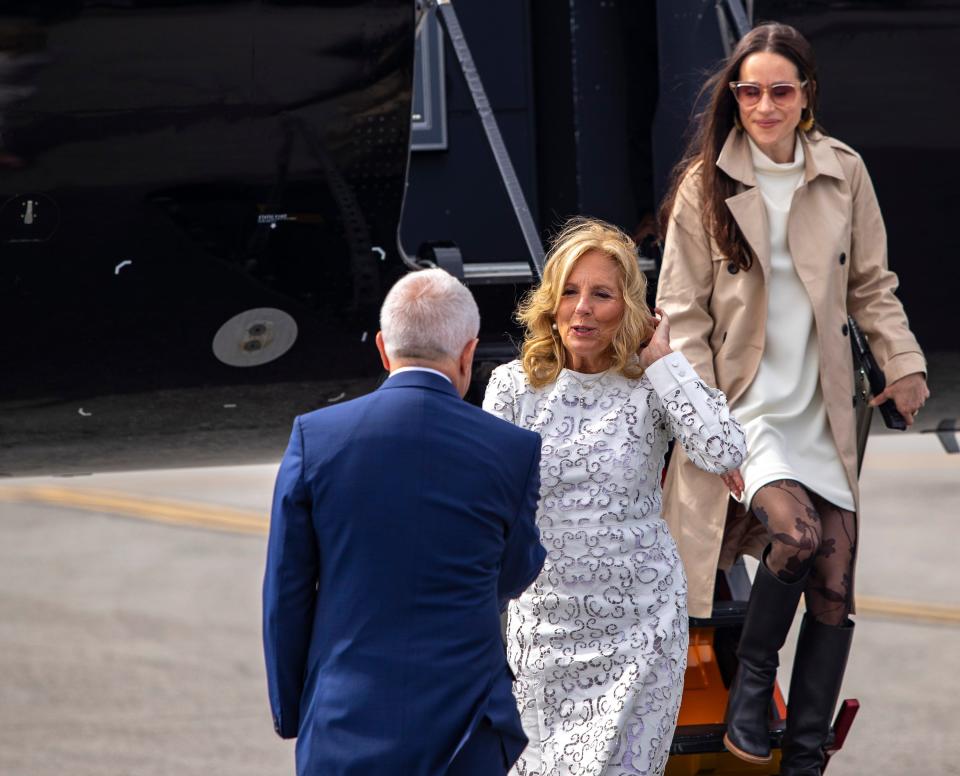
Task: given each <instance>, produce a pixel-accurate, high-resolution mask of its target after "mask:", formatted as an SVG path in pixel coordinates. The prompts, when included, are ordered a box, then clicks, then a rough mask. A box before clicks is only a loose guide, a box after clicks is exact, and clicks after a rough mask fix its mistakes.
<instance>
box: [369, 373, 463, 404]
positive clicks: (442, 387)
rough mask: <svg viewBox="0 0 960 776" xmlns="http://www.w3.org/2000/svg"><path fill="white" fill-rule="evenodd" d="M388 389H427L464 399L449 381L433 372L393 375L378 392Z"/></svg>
mask: <svg viewBox="0 0 960 776" xmlns="http://www.w3.org/2000/svg"><path fill="white" fill-rule="evenodd" d="M388 388H427V389H429V390H431V391H438V392H440V393H448V394H450V395H451V396H453V397H455V398H457V399H461V398H462V397H461V396H460V394H459V393H457V389H456V388H454V387H453V384H452V383H451V382H450V381H449V380H447V379H446V378H444V377H441V376H440V375H435V374H432V373H431V372H421V371H420V370H411V371H409V372H401V373H400V374H397V375H391V376H390V377H388V378H387V379H386V381H385V382H384V383H383V385H381V386H380V387H379V388H378V389H377V390H378V391H385V390H387V389H388Z"/></svg>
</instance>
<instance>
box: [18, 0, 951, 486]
mask: <svg viewBox="0 0 960 776" xmlns="http://www.w3.org/2000/svg"><path fill="white" fill-rule="evenodd" d="M748 5H749V4H748ZM752 5H753V13H754V18H755V19H756V20H762V19H768V18H781V19H783V20H785V21H789V22H791V23H793V24H795V25H796V26H798V27H799V28H800V29H802V30H803V31H804V32H805V33H806V34H808V35H809V37H810V38H811V40H812V42H813V44H814V46H815V48H816V50H817V53H818V56H819V59H820V69H821V77H822V82H823V88H822V95H821V96H822V105H823V116H822V118H823V121H824V123H825V125H826V127H827V129H828V130H829V131H830V132H831V133H832V134H835V135H837V136H838V137H840V138H841V139H843V140H845V141H847V142H849V143H851V144H852V145H853V146H854V147H855V148H857V149H858V150H859V151H861V152H862V153H863V155H864V157H865V159H866V160H867V164H868V166H869V168H870V170H871V172H872V174H873V177H874V181H875V184H876V187H877V190H878V193H879V196H880V200H881V204H882V205H883V207H884V210H885V214H886V217H887V226H888V231H889V235H890V246H891V266H892V267H893V268H894V269H895V270H897V272H898V273H899V274H900V277H901V281H902V291H901V295H902V298H903V299H904V301H905V304H906V306H907V310H908V313H909V314H910V315H911V321H912V324H913V326H914V328H915V330H916V331H917V333H918V335H919V337H920V340H921V342H922V343H923V344H924V345H925V346H926V347H929V348H941V349H955V348H956V345H955V342H954V341H953V340H952V332H950V330H949V328H948V327H944V326H943V325H942V322H941V321H942V315H941V312H940V311H941V310H945V309H950V308H951V304H952V302H953V299H954V297H956V294H957V291H958V289H960V264H957V263H956V262H955V260H954V259H955V256H956V254H957V252H958V251H957V248H958V245H957V241H958V238H957V236H956V231H955V230H954V229H953V222H954V221H955V220H956V214H957V211H958V208H957V194H956V183H955V181H956V180H957V175H958V173H960V141H958V139H957V137H958V136H957V134H956V132H955V126H956V122H955V121H952V120H951V117H953V116H955V113H956V110H955V109H954V108H952V106H950V105H945V104H944V99H945V98H946V97H947V96H948V95H952V94H954V93H957V91H958V87H960V71H958V67H957V66H956V64H955V62H954V52H953V48H955V43H956V40H957V35H958V32H960V2H957V0H953V1H952V2H916V3H878V2H864V3H856V4H851V3H846V2H839V1H837V2H815V3H814V2H792V1H788V0H770V1H766V2H765V1H763V0H758V2H754V3H753V4H752ZM456 7H457V10H458V12H459V15H460V19H461V22H462V24H463V28H464V31H465V33H466V36H467V38H468V40H469V43H470V47H471V49H472V51H473V54H474V57H475V59H476V64H477V68H478V71H479V73H480V76H481V78H482V79H483V81H484V84H485V86H486V88H487V91H488V94H489V97H490V101H491V104H492V106H493V109H494V113H495V115H496V117H497V119H498V121H499V123H500V127H501V129H502V131H503V136H504V139H505V141H506V145H507V147H508V149H509V151H510V155H511V157H512V159H513V163H514V166H515V167H516V171H517V177H518V180H519V182H520V184H521V185H522V187H523V190H524V193H525V195H526V199H527V202H528V203H529V204H530V208H531V210H532V211H533V213H534V215H535V217H536V220H537V226H538V228H539V229H540V230H541V232H542V234H543V235H544V236H546V235H547V234H548V233H549V232H550V230H551V229H552V228H553V227H555V226H556V224H557V223H559V222H560V221H561V220H562V219H563V218H564V217H565V216H568V215H571V214H573V213H587V214H591V215H596V216H599V217H603V218H607V219H609V220H612V221H615V222H616V223H618V224H620V225H621V226H623V227H624V228H626V229H628V230H630V231H635V230H637V229H638V228H639V227H641V226H642V224H643V223H644V220H645V218H647V217H648V216H649V214H650V213H651V212H652V209H653V208H654V207H655V204H656V201H657V198H658V197H659V196H661V195H662V193H663V187H664V184H665V180H666V174H667V172H668V170H669V168H670V167H671V165H672V164H673V163H674V162H675V160H676V158H677V155H678V153H679V151H680V148H681V145H682V141H683V131H684V129H685V127H686V125H687V123H688V120H689V113H690V107H691V102H692V97H693V94H694V92H695V89H696V87H697V86H698V85H699V82H700V80H702V72H703V69H704V68H706V67H709V66H710V65H711V64H713V63H714V62H715V61H716V60H717V59H718V58H719V57H721V56H722V55H723V32H724V28H723V24H722V23H720V22H719V21H718V13H719V12H718V4H717V3H715V2H714V0H710V1H709V2H707V1H706V0H696V1H694V0H671V1H670V2H665V1H663V0H662V1H661V2H659V3H657V2H652V0H651V1H649V2H634V3H614V2H610V3H595V2H588V1H587V0H568V1H567V2H537V0H523V1H522V2H517V0H457V2H456ZM416 18H417V9H416V8H415V3H414V2H412V0H366V1H365V2H363V1H361V2H320V1H313V2H311V1H309V0H124V1H123V2H119V1H117V2H109V1H106V0H105V1H103V2H99V1H98V2H92V1H87V0H49V1H46V2H42V3H36V2H29V3H28V2H25V1H23V0H0V322H2V331H3V332H4V334H5V341H4V347H3V361H2V368H0V476H3V475H5V476H13V475H32V474H78V473H86V472H93V471H104V470H117V469H138V468H147V467H179V466H193V465H212V464H227V463H243V462H254V461H263V460H271V459H276V458H277V457H278V455H279V454H280V453H281V452H282V449H283V445H284V443H285V440H286V437H287V434H288V431H289V428H290V422H291V419H292V417H293V416H294V415H295V414H298V413H302V412H306V411H309V410H312V409H316V408H319V407H323V406H327V405H328V404H331V403H335V402H339V401H344V400H346V399H348V398H351V397H353V396H356V395H359V394H361V393H364V392H366V391H369V390H372V389H373V388H375V387H376V385H377V384H378V382H379V381H380V380H381V379H382V376H383V373H382V369H381V367H380V362H379V358H378V357H377V354H376V350H375V347H374V344H373V338H374V335H375V333H376V331H377V328H378V321H377V315H378V310H379V306H380V303H381V301H382V299H383V295H384V293H385V292H386V290H387V288H389V286H390V284H391V283H392V282H393V281H394V280H395V279H396V278H397V277H399V276H400V275H401V274H402V273H403V272H405V271H407V270H408V269H409V268H410V260H409V259H406V258H405V255H406V254H410V255H415V254H416V253H417V252H418V250H419V249H420V246H421V245H425V244H430V243H437V244H447V243H449V244H452V245H455V246H456V251H457V253H458V254H459V255H460V257H461V258H462V260H463V262H464V269H465V273H464V274H465V276H466V279H467V281H468V282H469V283H471V285H472V287H473V290H474V291H475V293H476V295H477V297H478V300H479V302H480V306H481V314H482V318H483V329H482V336H481V340H482V349H481V352H482V354H483V359H484V363H485V364H489V363H492V362H493V361H496V360H498V359H502V358H505V357H508V356H509V353H510V351H511V347H512V345H511V341H510V339H509V336H508V335H509V334H510V333H511V332H513V331H515V330H514V329H513V324H512V322H511V319H510V312H511V309H512V306H513V304H514V302H515V301H516V299H517V297H518V295H519V294H520V293H522V291H523V290H524V289H525V288H526V287H527V285H528V283H529V281H530V278H531V273H530V270H529V268H528V265H527V259H528V256H527V252H526V249H525V247H524V243H523V241H522V239H521V234H520V230H519V229H518V228H517V225H516V222H515V219H514V216H513V211H512V209H511V207H510V205H509V202H508V200H507V198H506V196H505V194H504V192H503V186H502V182H501V180H500V177H499V175H498V173H497V170H496V167H495V166H494V165H493V163H492V159H491V156H490V150H489V148H488V147H487V145H486V141H485V139H484V137H483V134H482V132H481V130H480V124H479V121H478V119H477V117H476V115H475V111H474V108H473V104H472V102H471V100H470V98H469V94H468V92H467V90H466V86H465V82H464V79H463V77H462V74H461V73H460V72H459V70H458V63H457V60H456V58H455V57H454V56H453V54H452V52H451V50H450V48H449V45H448V44H444V42H443V35H442V33H439V32H436V31H435V32H434V35H435V36H436V37H435V45H433V47H432V49H430V51H425V50H424V49H425V47H426V46H425V44H424V42H423V36H424V32H423V30H425V29H428V27H427V26H426V25H428V24H430V23H431V22H430V20H429V19H428V20H427V22H425V26H424V27H423V28H422V30H421V41H420V46H419V48H417V46H416V45H415V30H416V27H415V25H416ZM426 48H429V47H426ZM415 65H416V67H415ZM415 84H416V86H415ZM415 94H418V95H419V96H420V100H419V102H418V103H415V102H414V96H415ZM426 95H429V96H430V97H429V99H425V96H426ZM950 111H952V113H951V112H950ZM412 112H415V113H417V114H418V115H417V117H416V120H415V121H413V122H411V113H412ZM421 114H425V115H421ZM411 128H412V129H413V131H412V134H411ZM438 129H439V130H440V131H438ZM411 141H412V142H411ZM411 148H412V150H411ZM405 195H406V201H405V204H404V197H405ZM401 246H405V249H404V248H403V247H401ZM479 371H480V373H481V374H482V371H483V370H482V369H481V370H479ZM474 398H475V397H474Z"/></svg>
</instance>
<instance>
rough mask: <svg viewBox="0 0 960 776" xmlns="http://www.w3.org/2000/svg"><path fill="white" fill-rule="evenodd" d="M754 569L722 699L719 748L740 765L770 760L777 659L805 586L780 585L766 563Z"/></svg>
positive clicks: (803, 581) (799, 582)
mask: <svg viewBox="0 0 960 776" xmlns="http://www.w3.org/2000/svg"><path fill="white" fill-rule="evenodd" d="M767 552H769V547H768V548H767V550H766V551H764V553H763V560H761V561H760V566H759V568H758V569H757V576H756V578H755V579H754V580H753V589H752V590H751V591H750V603H749V604H748V606H747V616H746V620H745V621H744V623H743V632H742V633H741V634H740V642H739V644H738V645H737V658H738V659H739V661H740V667H739V668H738V669H737V675H736V677H735V678H734V680H733V684H732V685H730V695H729V697H728V699H727V732H726V735H724V737H723V743H724V745H725V746H726V747H727V749H728V750H729V751H730V752H731V753H732V754H734V755H736V756H737V757H739V758H740V759H741V760H746V761H747V762H751V763H765V762H769V760H770V721H769V720H770V701H771V699H772V698H773V685H774V682H775V681H776V678H777V666H779V665H780V660H779V658H778V657H777V653H778V652H779V651H780V648H781V647H782V646H783V642H784V641H785V640H786V638H787V631H789V630H790V624H791V623H792V622H793V615H794V614H795V613H796V611H797V603H799V601H800V595H801V594H802V593H803V588H804V586H805V585H806V583H807V575H806V574H804V575H803V576H802V577H801V578H800V579H798V580H796V581H795V582H782V581H781V580H779V579H777V577H776V576H774V575H773V573H772V572H771V571H770V570H769V569H768V568H767V564H766V557H767Z"/></svg>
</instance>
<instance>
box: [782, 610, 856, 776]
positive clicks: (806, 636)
mask: <svg viewBox="0 0 960 776" xmlns="http://www.w3.org/2000/svg"><path fill="white" fill-rule="evenodd" d="M852 640H853V622H852V621H850V620H847V621H846V623H845V624H843V625H824V624H823V623H822V622H817V621H816V620H815V619H814V618H813V617H811V616H810V615H809V614H805V615H803V625H802V626H801V628H800V638H799V639H798V641H797V655H796V658H795V659H794V661H793V673H792V674H791V678H790V702H789V703H788V704H787V731H786V733H785V734H784V736H783V759H782V760H781V761H780V775H781V776H820V774H821V773H822V772H823V746H824V744H825V743H826V742H827V736H828V735H829V734H830V723H831V721H832V720H833V712H834V710H835V709H836V707H837V699H838V698H839V697H840V685H841V683H842V682H843V672H844V671H845V670H846V667H847V656H848V655H849V654H850V642H851V641H852Z"/></svg>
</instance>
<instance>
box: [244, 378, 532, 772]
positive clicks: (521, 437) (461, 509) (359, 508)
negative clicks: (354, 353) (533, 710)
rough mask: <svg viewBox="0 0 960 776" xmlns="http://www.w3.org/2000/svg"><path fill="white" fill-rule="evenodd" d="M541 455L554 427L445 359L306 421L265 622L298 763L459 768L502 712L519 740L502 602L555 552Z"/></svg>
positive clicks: (279, 720) (294, 440)
mask: <svg viewBox="0 0 960 776" xmlns="http://www.w3.org/2000/svg"><path fill="white" fill-rule="evenodd" d="M539 463H540V437H539V436H538V435H537V434H535V433H533V432H530V431H526V430H523V429H520V428H517V427H516V426H513V425H511V424H510V423H507V422H506V421H503V420H501V419H499V418H496V417H494V416H492V415H489V414H488V413H485V412H483V410H480V409H478V408H477V407H474V406H472V405H470V404H468V403H467V402H465V401H463V400H462V399H461V398H460V396H459V395H458V394H457V392H456V390H455V389H454V387H453V386H452V385H451V384H450V383H449V382H448V381H447V380H445V379H444V378H442V377H440V376H439V375H435V374H431V373H428V372H422V371H410V372H401V373H400V374H397V375H394V376H392V377H390V378H389V379H388V380H387V381H386V382H385V383H384V384H383V385H382V386H381V387H380V388H379V389H378V390H376V391H374V392H373V393H371V394H369V395H367V396H363V397H361V398H358V399H355V400H353V401H350V402H345V403H344V404H341V405H337V406H334V407H329V408H325V409H322V410H318V411H316V412H312V413H310V414H307V415H303V416H301V417H298V418H297V419H296V420H295V422H294V427H293V433H292V435H291V438H290V445H289V447H288V448H287V451H286V454H285V455H284V458H283V462H282V463H281V465H280V471H279V473H278V475H277V484H276V490H275V493H274V502H273V514H272V520H271V524H270V538H269V543H268V551H267V566H266V575H265V579H264V586H263V633H264V645H265V655H266V664H267V681H268V686H269V692H270V704H271V706H272V709H273V715H274V723H275V727H276V730H277V732H278V733H279V734H280V735H281V736H283V737H285V738H290V737H297V739H298V740H297V752H296V753H297V773H298V774H300V775H301V776H347V775H348V774H349V775H350V776H353V775H354V774H356V775H357V776H360V775H362V776H369V775H370V774H384V776H391V775H393V774H397V775H398V776H400V775H402V776H421V775H422V776H434V774H444V773H446V771H447V767H448V765H449V764H450V762H451V761H452V760H453V758H454V756H455V755H456V754H457V752H458V751H459V750H460V748H461V747H462V746H463V745H464V744H465V743H466V742H467V741H468V740H469V738H470V736H471V734H472V733H473V732H474V730H476V729H477V727H478V726H479V725H481V724H487V723H485V722H484V720H487V722H488V723H489V724H491V725H492V726H493V729H494V730H495V731H496V732H497V733H498V734H499V735H500V739H501V743H502V745H503V752H504V754H505V756H506V759H507V760H508V761H509V762H510V763H512V762H513V761H514V760H515V759H516V757H517V756H519V754H520V752H521V751H522V749H523V746H524V745H525V744H526V740H527V739H526V737H525V736H524V734H523V730H522V728H521V726H520V721H519V716H518V713H517V710H516V705H515V702H514V700H513V696H512V694H511V681H512V676H511V674H510V671H509V668H508V666H507V662H506V657H505V653H504V648H503V643H502V641H501V637H500V617H499V613H500V611H501V609H502V608H503V607H504V606H505V605H506V600H507V598H510V597H516V596H518V595H519V594H520V593H521V592H522V591H523V590H524V589H525V588H526V587H527V586H528V585H529V584H530V583H531V582H532V581H533V580H534V579H535V578H536V576H537V574H538V573H539V572H540V568H541V566H542V565H543V560H544V557H545V552H544V549H543V547H542V546H541V544H540V536H539V532H538V530H537V528H536V525H535V523H534V513H535V510H536V505H537V500H538V497H539Z"/></svg>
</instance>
